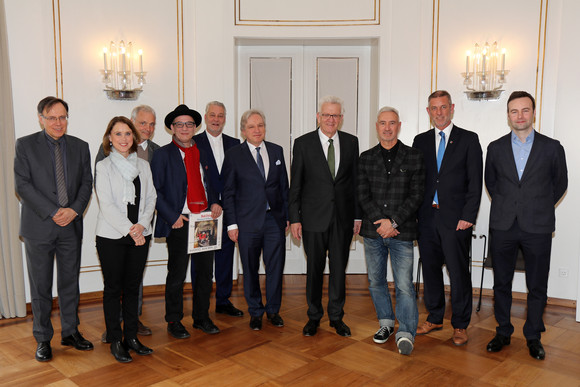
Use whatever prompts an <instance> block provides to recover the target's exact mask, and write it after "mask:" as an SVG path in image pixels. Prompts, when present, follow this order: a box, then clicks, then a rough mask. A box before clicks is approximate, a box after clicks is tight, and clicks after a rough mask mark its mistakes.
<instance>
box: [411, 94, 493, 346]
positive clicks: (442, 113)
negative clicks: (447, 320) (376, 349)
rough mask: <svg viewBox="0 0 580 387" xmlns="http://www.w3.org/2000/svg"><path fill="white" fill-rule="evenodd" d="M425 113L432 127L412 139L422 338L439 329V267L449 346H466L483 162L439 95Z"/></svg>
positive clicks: (448, 102) (472, 135) (446, 98)
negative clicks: (419, 164)
mask: <svg viewBox="0 0 580 387" xmlns="http://www.w3.org/2000/svg"><path fill="white" fill-rule="evenodd" d="M428 103H429V106H428V107H427V113H428V114H429V117H430V118H431V122H432V123H433V125H434V126H435V128H433V129H431V130H428V131H426V132H424V133H421V134H418V135H417V136H416V137H415V140H414V142H413V148H417V149H420V150H421V151H422V152H423V156H424V160H425V168H426V177H425V197H424V199H423V203H422V204H421V206H420V207H419V212H418V222H419V238H418V243H419V254H420V256H421V262H422V266H423V278H424V292H423V298H424V301H425V307H426V308H427V311H428V312H429V315H428V316H427V321H425V322H424V323H423V324H422V325H421V326H419V327H418V328H417V334H418V335H424V334H427V333H429V332H431V331H434V330H440V329H442V328H443V316H444V314H445V286H444V283H443V272H442V270H441V269H442V267H443V265H445V266H446V267H447V271H448V273H449V280H450V282H451V308H452V311H453V313H452V315H451V325H452V326H453V337H452V340H453V344H455V345H457V346H460V345H465V344H467V341H468V337H467V327H468V326H469V322H470V320H471V311H472V303H473V295H472V286H471V274H470V272H469V246H470V242H471V233H472V227H473V225H474V224H475V220H476V218H477V212H478V211H479V204H480V201H481V189H482V175H483V161H482V151H481V145H480V144H479V138H478V136H477V134H475V133H473V132H470V131H468V130H465V129H461V128H460V127H458V126H456V125H454V124H453V123H452V122H451V118H452V116H453V111H454V108H455V105H454V104H453V103H452V102H451V95H449V93H448V92H447V91H445V90H438V91H435V92H433V93H432V94H431V95H430V96H429V99H428Z"/></svg>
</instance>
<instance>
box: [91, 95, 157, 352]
mask: <svg viewBox="0 0 580 387" xmlns="http://www.w3.org/2000/svg"><path fill="white" fill-rule="evenodd" d="M131 121H132V122H133V124H134V125H135V128H137V130H138V131H139V135H140V137H141V142H140V143H139V144H138V146H137V156H138V157H139V158H141V159H143V160H145V161H147V162H149V163H150V162H151V160H152V159H153V152H155V151H156V150H157V149H159V145H157V144H155V143H154V142H153V141H151V137H153V133H154V132H155V122H156V116H155V110H153V108H152V107H151V106H149V105H139V106H136V107H135V108H133V111H132V112H131ZM104 158H105V151H104V150H103V144H101V146H100V147H99V152H98V153H97V157H96V159H95V165H97V163H98V162H99V161H101V160H102V159H104ZM96 178H97V172H96V168H95V180H96ZM142 312H143V281H141V285H140V286H139V316H141V314H142ZM137 334H139V335H141V336H149V335H151V334H152V332H151V329H150V328H149V327H148V326H146V325H144V324H143V323H142V322H141V319H139V320H138V321H137ZM101 341H102V342H104V343H106V342H107V332H104V333H103V335H102V336H101Z"/></svg>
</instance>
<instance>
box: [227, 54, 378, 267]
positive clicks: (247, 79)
mask: <svg viewBox="0 0 580 387" xmlns="http://www.w3.org/2000/svg"><path fill="white" fill-rule="evenodd" d="M237 54H238V56H237V57H238V97H237V101H238V103H237V112H238V116H240V115H241V114H242V113H243V112H244V111H246V110H247V109H250V108H257V109H260V110H262V111H263V112H264V113H265V116H266V139H267V140H268V141H271V142H274V143H276V144H278V145H280V146H282V147H283V148H284V157H285V161H286V167H287V169H288V176H289V177H290V179H291V178H292V177H291V176H290V165H291V162H292V158H291V154H292V146H293V143H294V140H295V139H296V138H298V137H300V136H301V135H303V134H305V133H308V132H310V131H312V130H315V129H316V126H317V124H316V112H317V110H318V106H317V105H318V99H319V98H320V97H322V96H325V95H336V96H338V97H340V98H342V99H343V100H344V108H345V113H344V123H343V126H342V129H341V130H343V131H345V132H348V133H351V134H353V135H357V136H359V146H360V149H361V151H363V150H365V149H367V147H368V138H369V135H368V133H369V127H370V106H369V105H370V93H371V87H370V84H371V80H370V78H371V75H370V74H371V64H370V58H371V48H370V46H366V45H340V46H337V45H333V46H320V45H304V44H288V43H286V44H285V45H254V44H239V45H238V53H237ZM361 134H362V136H361ZM361 137H363V138H365V139H367V140H366V141H362V142H361ZM262 270H263V268H262ZM327 270H328V267H327ZM347 272H348V273H366V266H365V262H364V249H363V244H362V239H361V238H360V237H355V238H353V242H352V244H351V252H350V258H349V265H348V267H347ZM284 273H285V274H302V273H306V258H305V254H304V250H303V247H302V244H301V243H300V242H299V241H296V240H295V239H293V238H292V236H291V235H290V233H288V235H287V237H286V266H285V270H284Z"/></svg>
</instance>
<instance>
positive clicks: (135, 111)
mask: <svg viewBox="0 0 580 387" xmlns="http://www.w3.org/2000/svg"><path fill="white" fill-rule="evenodd" d="M140 112H146V113H151V114H153V117H155V119H157V115H156V114H155V110H153V108H152V107H151V106H149V105H139V106H136V107H135V108H134V109H133V111H132V112H131V120H132V121H135V119H136V118H137V114H139V113H140Z"/></svg>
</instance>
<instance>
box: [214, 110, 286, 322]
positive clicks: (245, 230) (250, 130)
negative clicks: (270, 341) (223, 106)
mask: <svg viewBox="0 0 580 387" xmlns="http://www.w3.org/2000/svg"><path fill="white" fill-rule="evenodd" d="M240 128H241V131H242V134H243V135H244V137H245V138H246V141H244V142H243V143H242V144H240V145H237V146H235V147H233V148H231V149H230V150H229V151H228V152H227V153H226V158H225V160H224V166H223V174H224V182H225V185H224V194H223V205H224V226H227V230H228V235H229V237H230V239H231V240H232V241H234V242H237V243H238V247H239V249H240V258H241V260H242V267H243V269H244V295H245V297H246V301H247V303H248V313H249V314H250V328H251V329H253V330H260V329H262V316H263V314H264V312H265V313H266V316H267V318H268V321H270V323H271V324H272V325H274V326H276V327H283V326H284V320H282V317H281V316H280V314H279V312H280V304H281V301H282V273H283V271H284V264H285V262H286V249H285V242H286V236H285V233H286V231H287V230H288V227H289V223H288V173H287V172H286V163H285V162H284V151H283V149H282V147H280V146H279V145H276V144H273V143H271V142H268V141H264V138H265V136H266V117H265V116H264V113H262V112H261V111H260V110H256V109H251V110H248V111H246V112H245V113H244V114H243V115H242V118H241V120H240ZM262 252H263V259H264V266H265V269H266V305H264V304H263V303H262V292H261V290H260V276H259V273H258V270H259V268H260V255H261V254H262Z"/></svg>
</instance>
